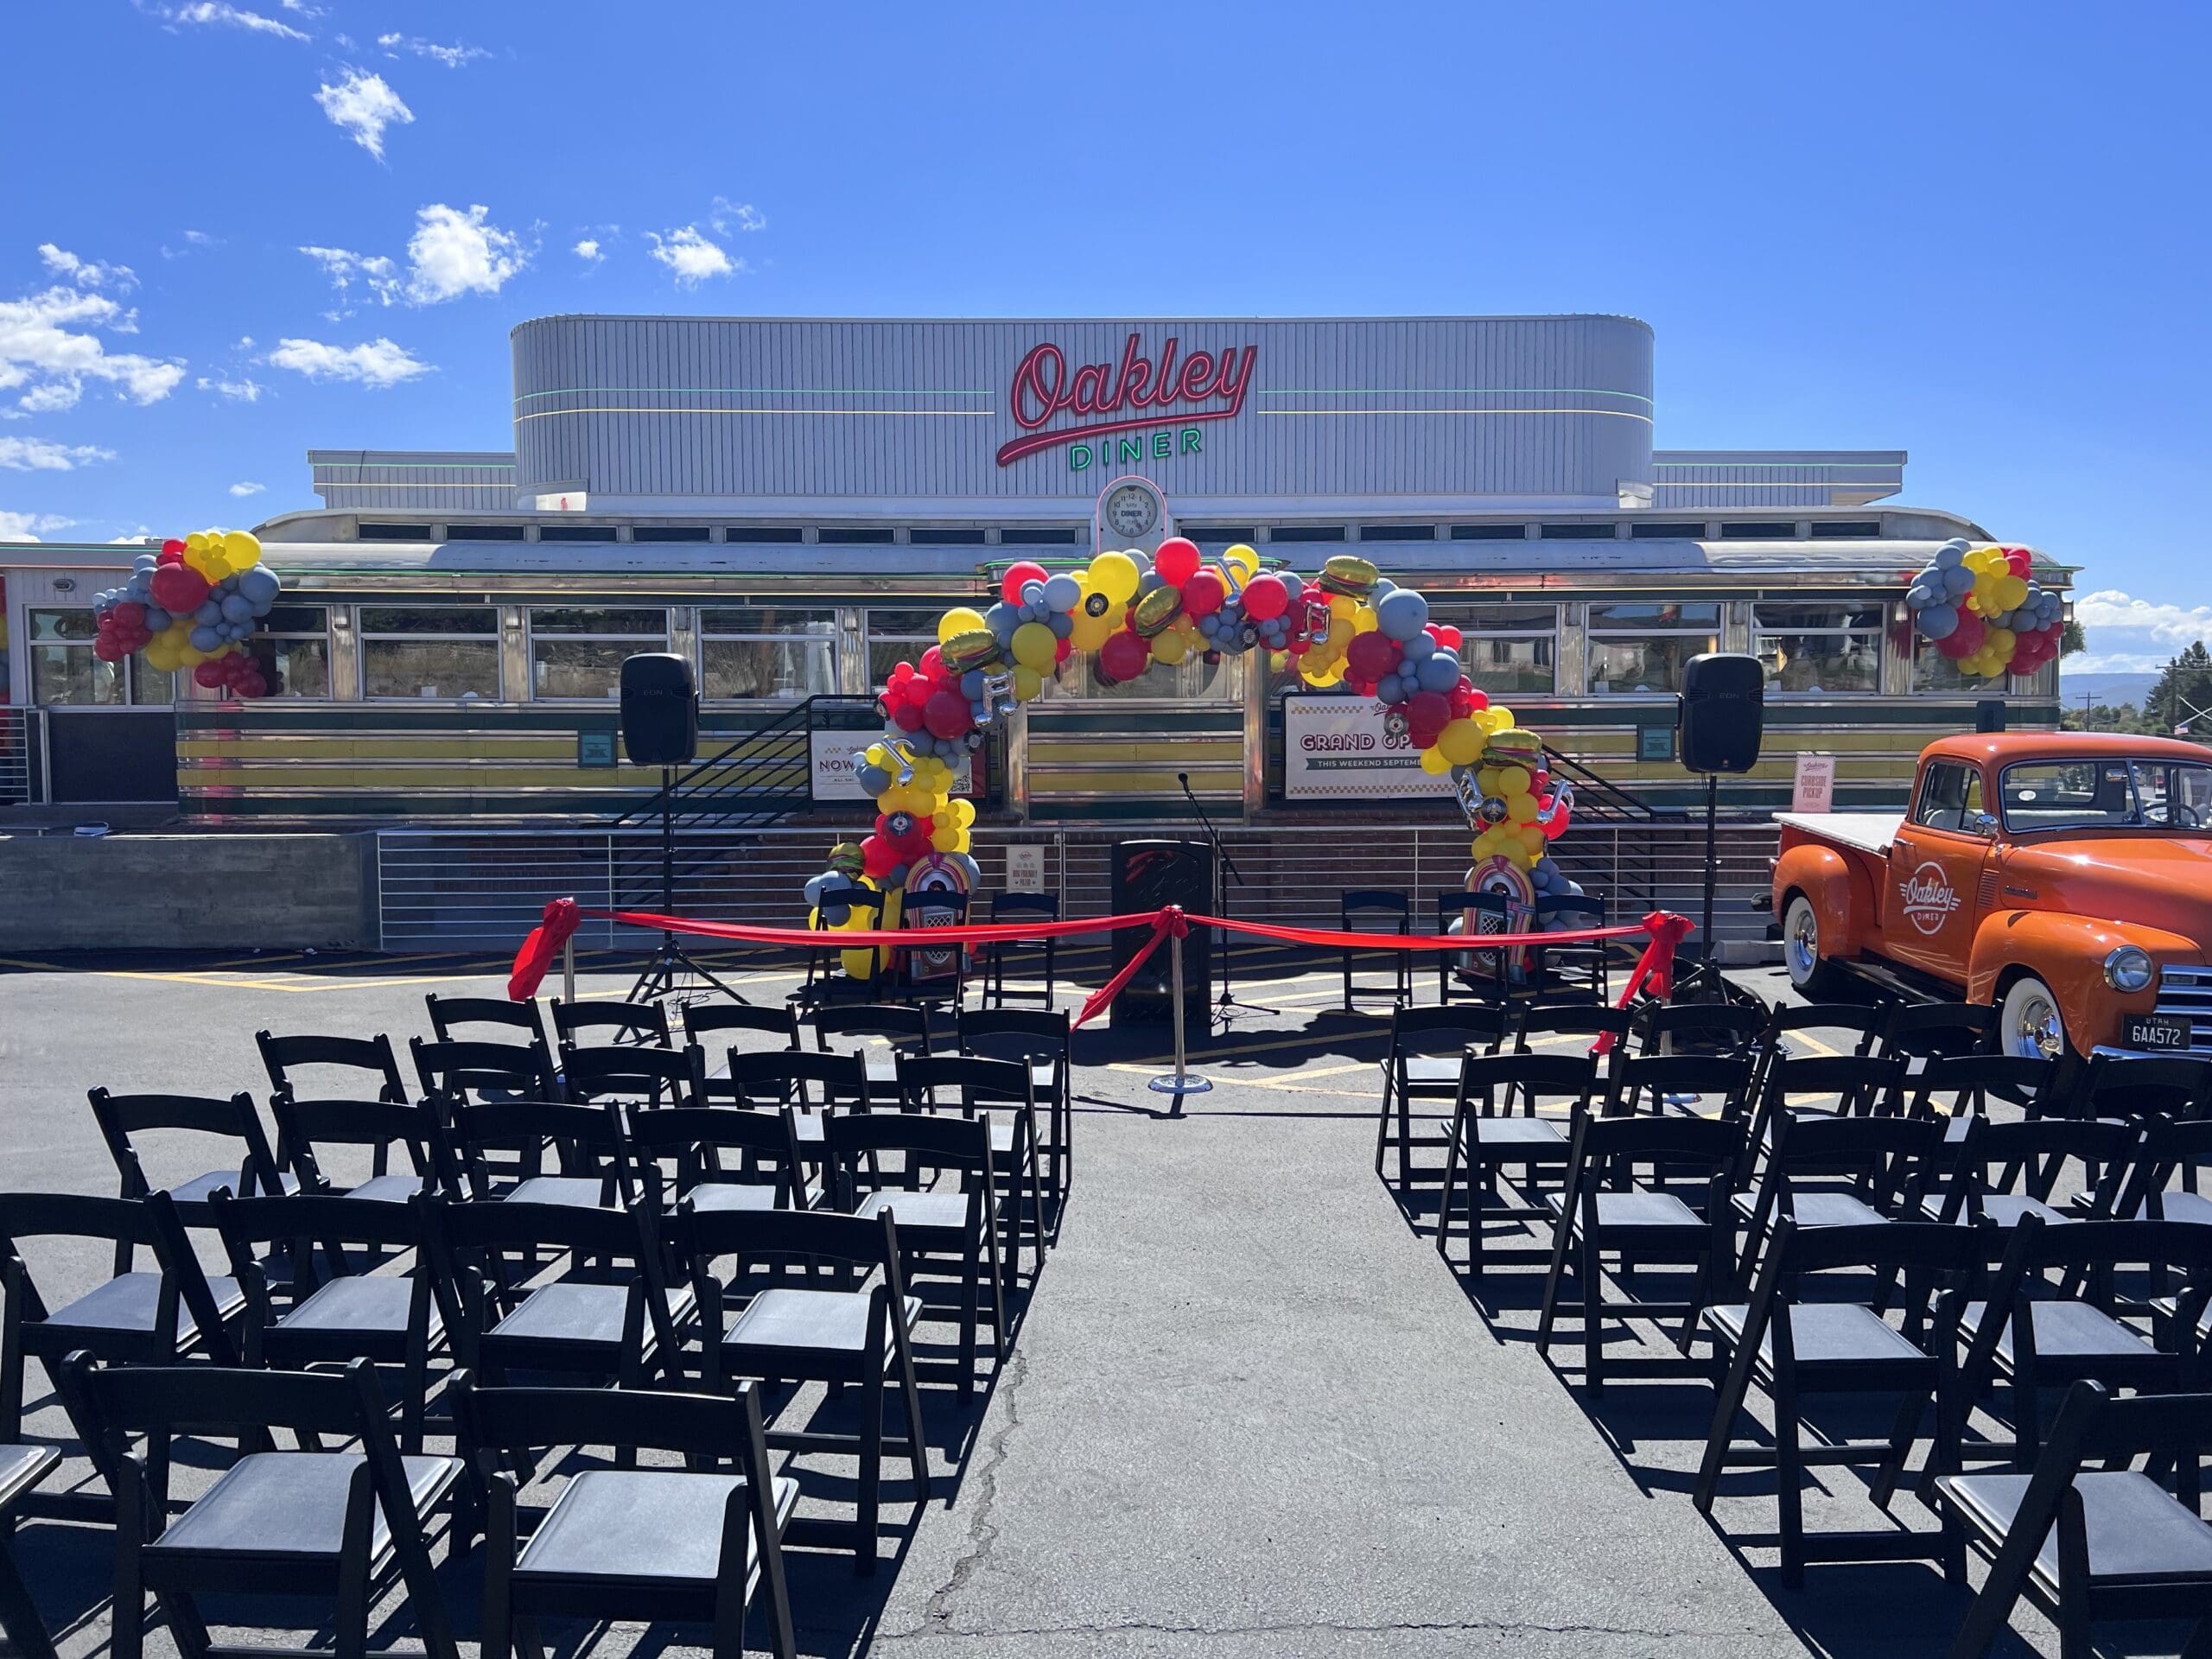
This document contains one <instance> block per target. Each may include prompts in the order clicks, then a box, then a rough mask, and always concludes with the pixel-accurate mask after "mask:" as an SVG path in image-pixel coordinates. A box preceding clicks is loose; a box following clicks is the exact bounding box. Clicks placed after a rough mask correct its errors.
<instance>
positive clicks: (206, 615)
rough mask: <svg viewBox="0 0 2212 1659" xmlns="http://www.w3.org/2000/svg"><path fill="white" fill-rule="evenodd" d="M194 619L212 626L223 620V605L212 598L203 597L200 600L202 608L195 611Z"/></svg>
mask: <svg viewBox="0 0 2212 1659" xmlns="http://www.w3.org/2000/svg"><path fill="white" fill-rule="evenodd" d="M192 620H194V621H195V622H205V623H206V624H207V626H209V627H211V628H212V627H213V626H215V624H217V623H218V622H219V621H221V620H223V607H221V606H220V605H218V604H217V603H216V602H215V601H213V600H212V599H203V600H201V601H200V608H199V609H198V610H196V611H194V612H193V613H192Z"/></svg>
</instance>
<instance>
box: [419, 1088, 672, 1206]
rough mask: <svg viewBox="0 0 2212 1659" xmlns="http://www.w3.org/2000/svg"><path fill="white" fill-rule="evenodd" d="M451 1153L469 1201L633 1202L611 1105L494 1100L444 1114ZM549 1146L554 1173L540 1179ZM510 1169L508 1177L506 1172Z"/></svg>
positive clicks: (625, 1151)
mask: <svg viewBox="0 0 2212 1659" xmlns="http://www.w3.org/2000/svg"><path fill="white" fill-rule="evenodd" d="M448 1112H449V1116H450V1122H449V1132H450V1134H451V1135H452V1137H453V1147H454V1160H455V1161H456V1162H457V1163H458V1164H459V1166H460V1171H461V1176H462V1185H463V1186H464V1187H465V1189H466V1191H467V1194H468V1196H469V1197H470V1198H474V1199H476V1200H479V1201H485V1200H490V1199H493V1198H499V1199H507V1198H512V1199H513V1200H515V1201H516V1202H517V1203H519V1204H531V1205H539V1204H555V1205H574V1206H577V1207H581V1208H583V1209H607V1210H613V1209H627V1208H629V1207H630V1206H631V1205H632V1204H634V1203H635V1202H636V1201H637V1188H636V1185H635V1183H634V1181H633V1179H632V1169H631V1164H630V1142H629V1137H628V1136H627V1135H626V1134H624V1132H623V1124H622V1109H621V1107H620V1104H618V1103H615V1102H613V1101H606V1102H602V1103H597V1104H594V1105H588V1106H585V1105H574V1104H570V1103H567V1102H565V1101H545V1100H492V1101H480V1102H478V1103H475V1104H474V1105H457V1106H453V1107H450V1108H449V1109H448ZM549 1140H550V1141H551V1143H552V1147H553V1153H554V1157H555V1160H556V1164H555V1167H556V1170H557V1171H558V1172H559V1173H556V1174H550V1175H549V1174H544V1173H541V1171H542V1169H543V1162H542V1160H543V1152H544V1148H545V1146H546V1143H547V1141H549ZM511 1172H512V1173H511Z"/></svg>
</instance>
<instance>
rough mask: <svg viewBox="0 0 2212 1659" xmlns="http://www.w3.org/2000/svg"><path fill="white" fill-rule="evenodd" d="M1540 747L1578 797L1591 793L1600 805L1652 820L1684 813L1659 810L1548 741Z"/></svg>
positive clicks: (1668, 819) (1676, 817)
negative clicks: (1572, 786)
mask: <svg viewBox="0 0 2212 1659" xmlns="http://www.w3.org/2000/svg"><path fill="white" fill-rule="evenodd" d="M1543 751H1544V764H1545V765H1546V766H1549V767H1550V768H1551V770H1552V771H1553V772H1554V773H1560V772H1564V773H1565V774H1566V775H1567V781H1568V782H1569V783H1571V784H1573V785H1574V793H1575V796H1576V798H1577V799H1578V801H1579V800H1580V798H1581V797H1582V796H1583V795H1585V794H1590V795H1594V796H1596V797H1597V798H1598V804H1599V807H1600V808H1601V809H1604V810H1611V811H1614V812H1619V813H1623V814H1624V815H1626V816H1627V817H1631V818H1641V819H1644V820H1647V821H1652V822H1656V821H1659V820H1662V819H1663V820H1667V821H1669V822H1671V821H1674V820H1675V819H1679V818H1681V817H1683V814H1682V813H1681V811H1679V810H1673V809H1669V810H1664V811H1662V810H1661V809H1659V808H1657V807H1656V806H1653V805H1652V804H1650V803H1649V802H1648V801H1646V800H1644V799H1643V798H1642V797H1640V796H1638V795H1637V794H1636V793H1635V791H1632V790H1627V789H1624V788H1623V787H1621V785H1618V784H1617V783H1615V782H1613V780H1612V779H1610V778H1606V777H1603V776H1601V775H1600V774H1599V773H1597V772H1592V771H1591V770H1590V768H1589V767H1587V766H1584V765H1583V764H1582V763H1581V762H1580V760H1575V759H1574V758H1573V756H1571V755H1565V754H1561V753H1560V752H1559V751H1558V750H1557V749H1555V748H1554V747H1552V746H1551V745H1550V744H1548V743H1547V744H1545V745H1543Z"/></svg>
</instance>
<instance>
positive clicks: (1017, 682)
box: [1014, 630, 1049, 702]
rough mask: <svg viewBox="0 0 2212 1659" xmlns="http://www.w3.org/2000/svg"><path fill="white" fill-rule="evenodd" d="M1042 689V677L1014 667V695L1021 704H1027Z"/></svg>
mask: <svg viewBox="0 0 2212 1659" xmlns="http://www.w3.org/2000/svg"><path fill="white" fill-rule="evenodd" d="M1047 632H1049V630H1047ZM1044 689H1045V678H1044V676H1043V675H1041V674H1039V672H1038V671H1036V670H1035V669H1033V668H1029V667H1026V666H1016V668H1015V669H1014V696H1016V697H1017V698H1019V699H1020V701H1021V702H1029V701H1030V700H1031V699H1032V698H1033V697H1034V696H1036V695H1037V694H1038V693H1039V691H1042V690H1044Z"/></svg>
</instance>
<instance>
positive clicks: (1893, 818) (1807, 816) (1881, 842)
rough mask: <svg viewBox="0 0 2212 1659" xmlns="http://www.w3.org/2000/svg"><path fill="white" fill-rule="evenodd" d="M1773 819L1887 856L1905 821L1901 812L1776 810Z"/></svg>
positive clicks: (1831, 839) (1821, 836)
mask: <svg viewBox="0 0 2212 1659" xmlns="http://www.w3.org/2000/svg"><path fill="white" fill-rule="evenodd" d="M1774 821H1775V822H1776V823H1779V824H1784V825H1787V826H1788V827H1789V828H1790V829H1797V830H1802V831H1803V832H1804V833H1805V834H1806V835H1808V836H1819V837H1820V839H1821V840H1822V841H1830V842H1836V843H1837V844H1838V845H1840V846H1844V847H1855V848H1857V849H1859V850H1860V851H1861V852H1867V853H1876V854H1881V855H1887V854H1888V852H1889V850H1890V843H1891V842H1892V841H1894V840H1896V839H1897V828H1898V826H1899V825H1900V824H1902V823H1904V813H1902V812H1777V813H1776V814H1775V815H1774Z"/></svg>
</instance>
